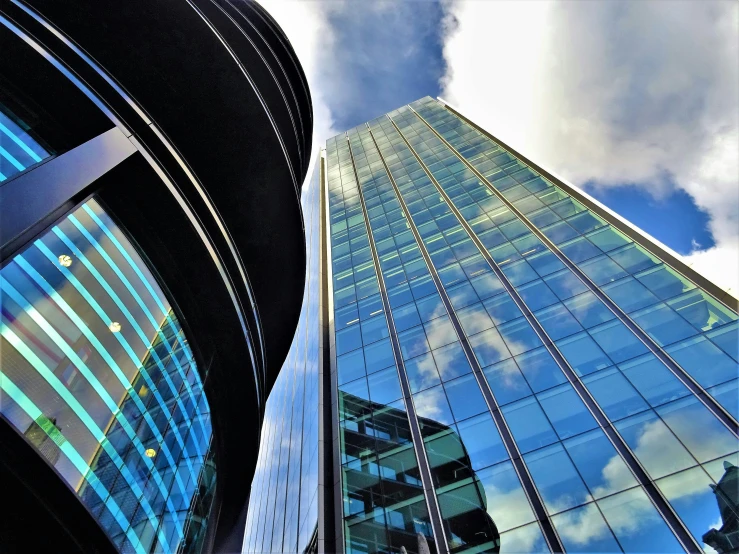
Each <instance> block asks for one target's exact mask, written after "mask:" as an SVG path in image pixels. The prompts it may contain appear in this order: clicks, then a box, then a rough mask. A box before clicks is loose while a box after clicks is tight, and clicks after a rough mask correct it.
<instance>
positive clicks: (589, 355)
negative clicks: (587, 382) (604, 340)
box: [557, 333, 611, 376]
mask: <svg viewBox="0 0 739 554" xmlns="http://www.w3.org/2000/svg"><path fill="white" fill-rule="evenodd" d="M557 348H559V351H560V352H561V353H562V355H563V356H564V357H565V359H566V360H567V363H569V364H570V366H571V367H572V369H574V370H575V372H577V374H578V375H580V376H582V375H587V374H588V373H592V372H594V371H598V370H599V369H604V368H606V367H608V366H609V365H611V360H609V359H608V357H607V356H606V355H605V354H604V353H603V351H602V350H601V349H600V348H598V345H597V344H595V342H594V341H593V339H591V338H590V337H589V336H588V335H587V334H586V333H580V334H577V335H574V336H572V337H568V338H566V339H564V340H561V341H558V342H557Z"/></svg>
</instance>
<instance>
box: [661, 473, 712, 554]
mask: <svg viewBox="0 0 739 554" xmlns="http://www.w3.org/2000/svg"><path fill="white" fill-rule="evenodd" d="M711 485H713V481H712V480H711V478H710V477H709V476H708V475H707V474H706V472H705V471H703V470H702V469H701V468H699V467H694V468H693V469H688V470H687V471H682V472H680V473H677V474H675V475H670V476H669V477H665V478H663V479H660V480H659V481H657V486H658V487H659V489H660V490H661V491H662V494H664V495H665V497H666V498H667V500H668V501H669V503H670V504H671V505H672V507H673V508H674V509H675V511H676V512H677V515H679V516H680V519H682V520H683V522H684V523H685V525H687V526H688V529H690V532H691V533H692V534H693V536H694V537H695V539H696V540H697V541H698V544H705V543H704V542H703V536H704V535H706V534H708V533H710V531H711V529H720V528H721V523H723V519H722V518H721V514H720V512H719V507H718V502H717V501H718V498H717V494H716V493H714V491H713V490H712V489H711ZM719 487H720V485H719ZM717 492H718V491H717ZM714 534H715V535H720V534H719V533H715V532H714ZM713 546H714V547H716V546H718V545H717V544H714V545H713ZM704 548H705V546H704ZM706 550H707V549H706Z"/></svg>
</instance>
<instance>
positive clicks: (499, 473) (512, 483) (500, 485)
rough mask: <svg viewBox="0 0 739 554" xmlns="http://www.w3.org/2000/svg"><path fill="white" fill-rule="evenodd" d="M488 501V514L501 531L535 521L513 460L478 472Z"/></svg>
mask: <svg viewBox="0 0 739 554" xmlns="http://www.w3.org/2000/svg"><path fill="white" fill-rule="evenodd" d="M477 477H478V478H479V479H480V481H481V483H482V487H483V489H484V490H485V495H486V496H487V501H488V506H487V507H488V514H490V517H492V518H493V521H494V522H495V524H496V525H497V526H498V531H499V532H501V533H502V532H504V531H507V530H508V529H512V528H514V527H518V526H519V525H523V524H525V523H530V522H532V521H534V513H533V511H532V510H531V506H530V505H529V501H528V500H527V499H526V495H525V494H524V492H523V488H521V483H520V482H519V480H518V477H517V476H516V471H515V470H514V469H513V465H512V464H511V462H503V463H502V464H498V465H496V466H493V467H490V468H488V469H484V470H481V471H478V472H477Z"/></svg>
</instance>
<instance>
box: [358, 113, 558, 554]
mask: <svg viewBox="0 0 739 554" xmlns="http://www.w3.org/2000/svg"><path fill="white" fill-rule="evenodd" d="M388 119H389V120H390V122H391V123H392V124H393V126H394V127H395V130H396V131H397V132H398V134H399V136H400V137H401V138H402V139H403V140H404V141H405V144H406V146H407V147H408V148H409V150H410V152H411V153H412V154H413V155H414V156H415V157H416V160H417V161H418V163H419V164H420V165H421V168H422V169H423V170H424V171H425V172H426V175H427V176H428V177H429V178H430V179H431V181H432V182H433V184H434V186H436V188H437V190H439V192H440V193H441V194H442V196H444V198H445V201H446V202H447V204H449V201H448V200H446V198H447V197H446V195H445V193H443V192H442V191H441V189H440V187H439V185H438V183H437V182H436V179H434V177H433V176H432V175H431V172H430V171H429V170H428V168H427V167H426V165H425V164H424V163H423V162H422V161H421V159H420V158H419V157H418V154H417V153H416V152H415V150H414V149H413V148H412V147H411V145H410V144H409V143H408V141H407V140H406V139H405V137H404V136H403V134H402V133H401V132H400V129H398V127H397V126H396V125H395V122H394V121H392V119H391V118H390V117H389V116H388ZM366 125H367V128H368V129H369V132H370V136H371V137H372V141H373V142H374V144H375V148H377V151H378V152H380V159H381V160H382V164H383V166H384V167H385V171H386V173H387V175H388V177H389V178H390V183H391V184H392V186H393V189H394V191H395V195H396V197H397V198H398V203H399V204H400V207H401V209H402V210H403V213H404V215H405V218H406V221H407V222H408V226H409V227H410V230H411V232H412V233H413V236H414V238H415V239H416V243H417V244H418V248H419V251H420V252H421V255H422V256H423V259H424V261H425V262H426V266H427V267H428V270H429V273H430V275H431V278H432V280H433V281H434V285H436V289H437V291H438V293H439V296H440V297H441V300H442V302H443V303H444V307H445V308H446V311H447V314H448V316H449V320H450V322H451V323H452V326H453V327H454V331H455V332H456V334H457V338H458V340H459V343H460V345H461V346H462V349H463V350H464V353H465V356H466V357H467V360H468V361H469V363H470V366H471V367H472V373H473V375H474V376H475V380H476V381H477V384H478V386H479V387H480V390H481V391H482V395H483V397H484V399H485V403H486V404H487V407H488V411H489V412H490V414H491V415H492V417H493V421H494V422H495V426H496V427H497V428H498V432H499V433H500V436H501V439H502V440H503V444H504V446H505V449H506V451H507V452H508V457H509V458H510V461H511V463H512V465H513V468H514V470H515V472H516V474H517V475H518V478H519V481H520V482H521V484H522V486H523V490H524V494H525V495H526V498H527V500H528V502H529V504H530V505H531V507H532V509H533V511H534V515H535V516H536V518H537V521H538V522H539V524H540V527H541V529H542V532H543V535H544V539H545V540H546V542H547V545H548V546H549V549H550V550H551V551H552V552H564V546H563V545H562V542H561V540H560V538H559V535H558V534H557V532H556V530H555V529H554V526H553V525H552V523H551V521H550V520H549V516H548V515H547V512H546V509H545V508H544V502H543V499H542V497H541V495H540V494H539V491H538V490H537V488H536V486H535V485H534V482H533V478H532V477H531V474H530V473H529V471H528V468H527V467H526V465H525V463H524V461H523V458H522V455H521V452H520V450H519V449H518V445H517V444H516V441H515V440H514V438H513V434H512V433H511V430H510V428H509V427H508V424H507V423H506V421H505V419H504V418H503V414H502V413H501V411H500V407H499V405H498V402H497V401H496V399H495V397H494V396H493V394H492V391H491V390H490V388H489V386H488V385H487V382H486V381H485V377H484V376H483V373H482V368H481V367H480V364H479V362H478V361H477V357H476V356H475V354H474V352H473V350H472V346H471V345H470V343H469V340H468V338H467V334H466V333H465V332H464V330H463V328H462V324H461V323H460V321H459V318H458V317H457V313H456V311H455V310H454V307H453V306H452V303H451V300H450V299H449V295H448V294H447V292H446V289H445V288H444V285H443V284H442V282H441V278H440V277H439V274H438V272H437V271H436V267H435V266H434V263H433V261H432V260H431V256H430V254H429V252H428V249H427V248H426V244H425V243H424V242H423V239H422V237H421V235H420V233H419V232H418V229H417V228H416V224H415V223H414V221H413V219H412V216H411V215H410V211H409V210H408V206H407V204H406V203H405V199H404V198H403V196H402V194H401V192H400V189H399V187H398V184H397V183H396V181H395V178H394V177H393V176H392V174H391V173H390V169H389V168H388V166H387V164H386V163H385V158H384V157H383V156H382V153H381V151H380V148H379V146H378V145H377V141H376V140H375V136H374V133H373V132H372V129H371V128H370V126H369V124H366ZM449 207H450V208H451V207H452V206H451V204H449Z"/></svg>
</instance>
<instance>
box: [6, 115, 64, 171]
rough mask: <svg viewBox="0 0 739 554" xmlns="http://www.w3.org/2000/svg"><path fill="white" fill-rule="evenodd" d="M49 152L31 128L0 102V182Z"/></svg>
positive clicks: (43, 157)
mask: <svg viewBox="0 0 739 554" xmlns="http://www.w3.org/2000/svg"><path fill="white" fill-rule="evenodd" d="M50 155H51V153H50V152H49V151H48V150H47V149H46V148H45V147H44V146H41V144H39V142H38V141H37V140H36V139H35V138H33V137H32V136H31V130H30V129H29V128H28V127H27V126H26V125H25V124H24V123H23V122H22V121H21V120H20V119H18V118H16V117H15V116H13V114H12V113H11V111H10V110H9V109H8V108H6V107H5V106H3V105H2V104H0V183H2V182H3V181H5V180H7V179H10V178H11V177H13V176H15V175H17V174H18V173H20V172H22V171H25V170H26V169H28V168H29V167H31V166H32V165H36V164H37V163H39V162H41V161H43V160H44V159H46V158H48V157H49V156H50Z"/></svg>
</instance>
